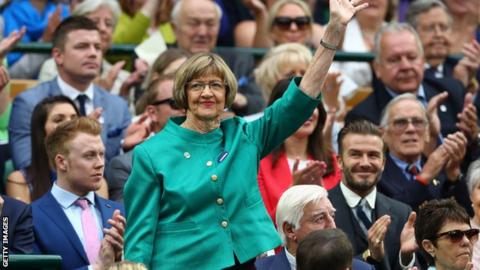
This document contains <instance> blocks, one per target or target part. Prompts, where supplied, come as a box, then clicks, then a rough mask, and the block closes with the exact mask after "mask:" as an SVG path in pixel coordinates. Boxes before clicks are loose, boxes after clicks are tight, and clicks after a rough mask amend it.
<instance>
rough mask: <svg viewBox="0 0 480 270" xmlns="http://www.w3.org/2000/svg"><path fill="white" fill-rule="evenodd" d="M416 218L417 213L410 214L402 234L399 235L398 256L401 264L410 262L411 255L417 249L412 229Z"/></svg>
mask: <svg viewBox="0 0 480 270" xmlns="http://www.w3.org/2000/svg"><path fill="white" fill-rule="evenodd" d="M416 218H417V213H415V212H411V213H410V215H409V216H408V220H407V222H405V225H403V229H402V232H401V233H400V254H401V256H402V262H403V263H408V262H409V261H411V260H412V257H413V253H414V252H415V251H416V250H417V249H418V245H417V241H416V240H415V228H414V224H415V219H416Z"/></svg>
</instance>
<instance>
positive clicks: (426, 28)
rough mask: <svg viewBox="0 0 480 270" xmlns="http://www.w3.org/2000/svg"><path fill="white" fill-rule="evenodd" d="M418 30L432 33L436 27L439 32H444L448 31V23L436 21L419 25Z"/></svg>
mask: <svg viewBox="0 0 480 270" xmlns="http://www.w3.org/2000/svg"><path fill="white" fill-rule="evenodd" d="M419 29H420V31H422V32H425V33H427V34H433V33H435V31H436V30H437V29H438V31H439V33H446V32H447V31H449V30H450V29H451V28H450V25H448V24H443V23H437V24H435V23H434V24H429V25H424V26H420V27H419Z"/></svg>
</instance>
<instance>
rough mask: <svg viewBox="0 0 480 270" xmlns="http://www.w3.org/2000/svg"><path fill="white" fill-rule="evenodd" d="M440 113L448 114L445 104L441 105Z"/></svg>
mask: <svg viewBox="0 0 480 270" xmlns="http://www.w3.org/2000/svg"><path fill="white" fill-rule="evenodd" d="M440 111H442V112H446V111H447V106H445V105H443V104H442V105H440Z"/></svg>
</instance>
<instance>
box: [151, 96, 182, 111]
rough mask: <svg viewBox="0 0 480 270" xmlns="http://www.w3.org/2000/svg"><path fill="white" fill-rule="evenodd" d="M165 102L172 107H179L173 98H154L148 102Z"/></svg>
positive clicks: (153, 103) (160, 103)
mask: <svg viewBox="0 0 480 270" xmlns="http://www.w3.org/2000/svg"><path fill="white" fill-rule="evenodd" d="M165 103H167V104H168V105H170V107H171V108H172V109H179V108H178V106H177V103H175V100H173V98H166V99H161V100H155V101H154V102H152V103H150V105H153V106H158V105H162V104H165Z"/></svg>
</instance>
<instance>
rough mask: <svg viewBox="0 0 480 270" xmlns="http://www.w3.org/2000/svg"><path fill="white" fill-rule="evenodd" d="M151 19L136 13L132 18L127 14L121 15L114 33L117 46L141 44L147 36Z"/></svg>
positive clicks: (114, 41)
mask: <svg viewBox="0 0 480 270" xmlns="http://www.w3.org/2000/svg"><path fill="white" fill-rule="evenodd" d="M149 26H150V18H148V17H147V16H145V15H143V13H141V12H137V13H135V16H134V17H133V18H132V17H130V16H128V15H127V14H126V13H123V12H122V13H121V14H120V17H119V18H118V23H117V26H116V28H115V32H114V33H113V43H115V44H139V43H140V42H142V40H143V39H144V37H145V36H146V35H147V30H148V27H149Z"/></svg>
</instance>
